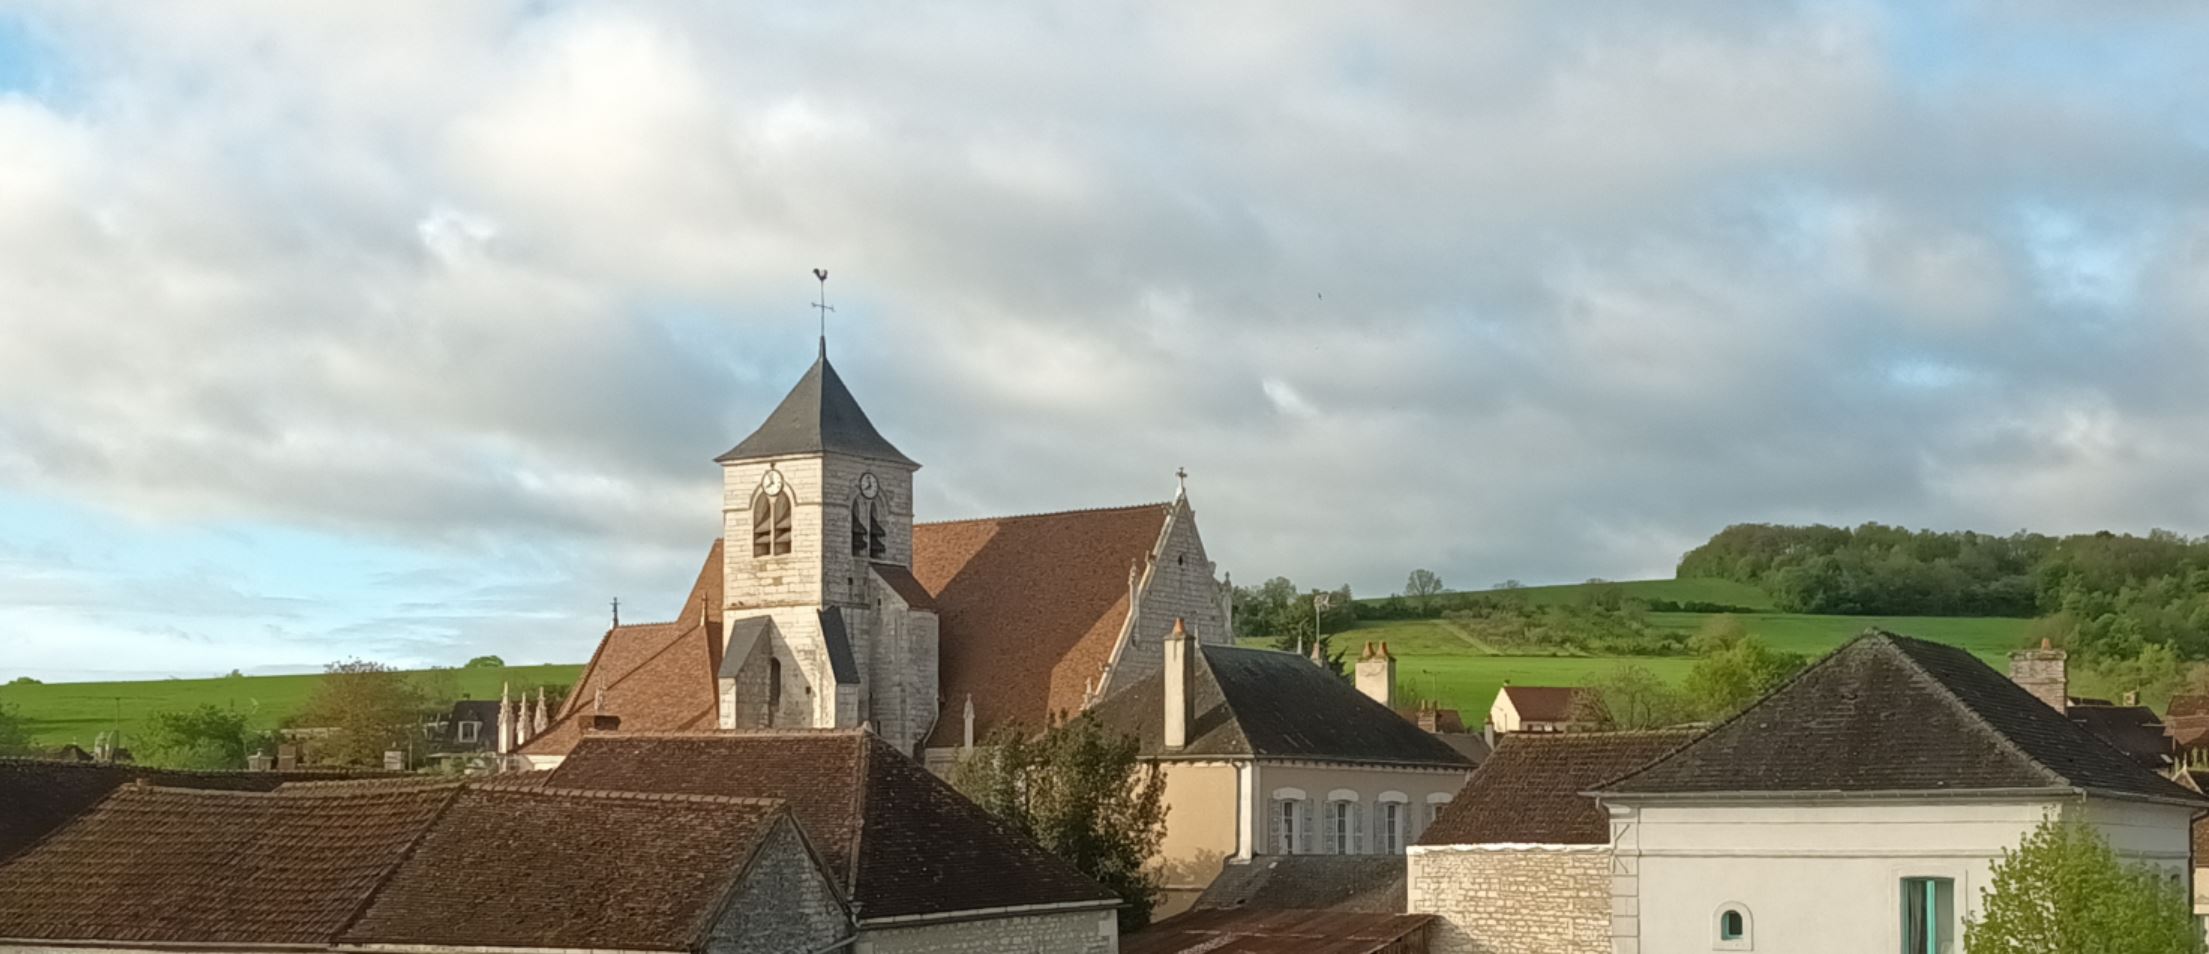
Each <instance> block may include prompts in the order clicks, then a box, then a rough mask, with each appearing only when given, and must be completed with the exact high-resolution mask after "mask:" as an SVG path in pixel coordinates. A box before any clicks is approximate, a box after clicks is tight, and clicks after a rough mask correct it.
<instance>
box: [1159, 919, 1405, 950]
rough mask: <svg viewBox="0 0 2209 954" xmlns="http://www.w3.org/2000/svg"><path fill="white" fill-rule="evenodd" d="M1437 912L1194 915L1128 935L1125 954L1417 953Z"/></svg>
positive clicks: (1163, 922) (1169, 920)
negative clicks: (1433, 913) (1434, 913)
mask: <svg viewBox="0 0 2209 954" xmlns="http://www.w3.org/2000/svg"><path fill="white" fill-rule="evenodd" d="M1434 922H1435V916H1434V915H1432V914H1368V913H1356V912H1338V911H1277V910H1276V911H1268V910H1236V909H1233V908H1224V909H1216V910H1206V911H1190V912H1188V913H1186V914H1181V915H1177V916H1175V917H1170V918H1167V919H1165V920H1163V921H1160V922H1158V923H1157V924H1153V925H1151V926H1150V927H1147V928H1144V929H1143V930H1141V931H1138V932H1136V933H1134V934H1130V935H1128V936H1127V937H1126V938H1124V939H1122V940H1121V942H1120V954H1383V952H1386V954H1417V952H1424V951H1425V950H1426V949H1427V939H1428V932H1429V931H1430V930H1431V927H1432V925H1433V924H1434Z"/></svg>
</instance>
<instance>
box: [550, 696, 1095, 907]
mask: <svg viewBox="0 0 2209 954" xmlns="http://www.w3.org/2000/svg"><path fill="white" fill-rule="evenodd" d="M549 784H550V785H551V786H553V787H556V788H571V789H618V790H626V791H643V792H668V793H681V794H692V795H722V796H736V797H747V798H781V799H787V800H788V801H789V803H790V807H791V810H792V812H794V813H795V814H796V816H797V819H798V824H799V825H800V826H802V827H803V828H804V829H805V831H806V833H807V834H808V835H809V836H810V837H811V838H812V840H813V843H814V845H815V846H816V847H818V848H819V849H820V852H821V855H822V857H823V858H824V859H826V861H827V863H828V867H829V870H830V871H831V872H835V873H837V874H839V875H840V876H841V877H843V878H845V886H846V887H847V888H848V889H849V896H850V897H851V899H852V901H853V907H854V909H855V911H856V912H857V914H858V916H859V917H860V918H862V919H868V918H886V917H897V916H903V915H929V914H949V913H952V912H959V911H974V910H980V909H987V908H1000V907H1012V906H1020V905H1032V904H1066V903H1083V902H1094V903H1096V904H1097V905H1098V906H1099V907H1101V908H1109V907H1112V906H1114V905H1116V904H1117V903H1118V898H1117V897H1116V896H1114V895H1113V894H1112V893H1111V892H1110V891H1107V890H1105V889H1104V888H1103V887H1102V886H1100V885H1098V884H1097V883H1096V882H1093V881H1091V880H1089V879H1088V878H1086V877H1084V876H1083V875H1082V874H1081V873H1080V872H1078V871H1076V870H1074V869H1073V868H1072V867H1071V866H1069V865H1067V864H1066V863H1065V862H1063V861H1060V860H1059V859H1057V858H1056V857H1053V856H1052V855H1050V854H1048V853H1047V852H1045V851H1044V850H1043V849H1042V848H1041V847H1040V846H1038V845H1036V844H1035V842H1033V841H1031V840H1029V839H1028V838H1026V837H1025V836H1023V835H1020V834H1019V833H1017V832H1015V831H1013V830H1012V829H1010V828H1008V827H1006V826H1005V825H1004V824H1003V823H1001V822H999V821H998V820H997V819H996V818H994V817H993V816H991V815H989V814H988V813H987V812H984V811H983V810H982V809H981V808H979V807H977V806H976V805H974V803H972V802H969V801H967V800H966V798H965V797H963V796H961V795H959V794H958V793H957V792H956V791H953V790H952V789H951V787H950V786H949V785H947V784H945V783H944V782H943V781H942V780H941V779H938V778H936V777H935V776H934V775H931V774H929V773H928V771H927V770H926V769H924V768H922V767H921V766H920V764H919V763H917V762H914V761H913V760H912V759H910V758H907V757H906V756H904V755H903V754H901V753H899V752H898V751H897V750H895V749H892V748H891V747H890V746H889V745H888V744H887V743H884V742H883V741H882V740H881V739H880V738H879V737H877V736H875V735H874V734H873V733H871V732H863V731H839V730H801V731H763V732H729V733H694V734H655V735H643V736H638V735H632V734H630V733H628V732H619V733H594V734H592V735H590V736H588V737H586V738H585V739H583V741H582V742H581V744H579V745H577V746H576V747H575V750H574V751H573V752H571V753H570V754H569V755H568V757H567V759H566V761H564V762H562V763H561V764H560V766H559V767H558V768H556V769H554V770H553V773H552V778H551V781H550V783H549Z"/></svg>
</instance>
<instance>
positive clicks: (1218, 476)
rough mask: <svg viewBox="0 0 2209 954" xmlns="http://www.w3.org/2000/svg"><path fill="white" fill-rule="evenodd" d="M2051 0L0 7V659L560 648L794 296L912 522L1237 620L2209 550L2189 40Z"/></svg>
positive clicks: (562, 655) (677, 549)
mask: <svg viewBox="0 0 2209 954" xmlns="http://www.w3.org/2000/svg"><path fill="white" fill-rule="evenodd" d="M2089 6H2091V7H2092V8H2094V10H2095V11H2096V12H2095V14H2094V15H2093V16H2092V17H2087V16H2081V15H2078V14H2076V13H2075V12H2073V7H2072V5H2069V4H2057V3H2046V4H2043V3H2034V2H2027V3H1991V2H1990V3H1986V4H1956V5H1948V4H1919V3H1896V4H1893V5H1865V4H1846V3H1796V4H1788V3H1767V4H1742V3H1732V2H1729V3H1718V4H1712V5H1708V6H1698V5H1694V4H1689V3H1666V4H1645V3H1621V4H1615V5H1613V4H1598V3H1575V4H1555V3H1548V2H1539V0H1530V2H1526V3H1518V4H1513V3H1477V4H1475V3H1455V4H1419V5H1411V4H1406V5H1391V4H1370V3H1366V4H1345V5H1343V9H1340V10H1336V11H1333V12H1328V11H1324V10H1322V9H1320V5H1318V4H1288V5H1284V4H1278V3H1255V2H1254V3H1240V4H1238V3H1217V4H1211V3H1207V4H1190V3H1160V4H1156V5H1150V6H1143V5H1121V4H1094V3H1083V2H1067V3H1026V4H1018V5H1009V4H1008V5H991V6H990V7H989V8H988V9H986V10H985V9H983V8H982V7H980V6H975V5H937V4H926V5H914V4H906V3H882V4H879V5H863V4H851V5H844V4H823V3H792V4H787V5H782V6H773V5H768V4H742V5H733V8H732V5H727V4H703V3H701V4H696V5H671V6H663V5H655V4H644V5H627V4H624V5H604V4H567V3H548V2H529V3H507V4H500V3H490V2H484V3H451V2H444V0H437V2H423V3H375V4H365V3H362V4H345V5H336V4H313V5H299V4H291V3H265V4H229V3H215V2H207V3H193V4H168V3H159V4H155V3H133V4H115V5H108V4H97V3H84V2H77V0H68V2H55V3H52V4H45V3H36V2H32V3H24V2H16V0H0V676H7V675H13V674H23V673H27V674H31V675H35V676H39V677H42V678H47V679H58V678H91V677H97V676H117V675H125V674H145V675H157V674H199V673H216V672H222V671H227V670H229V669H231V668H233V667H237V668H242V669H246V670H248V671H256V670H277V669H286V668H299V667H314V666H317V665H319V664H321V663H323V662H326V661H328V660H331V659H335V658H339V657H344V656H360V657H366V658H373V659H381V660H386V661H391V662H397V663H405V664H418V663H451V662H456V661H460V660H463V659H465V658H467V657H468V656H470V655H474V654H477V653H483V652H492V653H498V654H500V655H502V656H504V657H505V658H506V659H507V660H509V661H510V662H523V661H579V660H580V659H582V658H583V657H584V656H585V655H586V654H587V653H588V651H589V648H590V646H591V645H592V644H593V643H594V641H595V639H596V637H597V635H598V632H599V631H600V630H601V629H602V628H603V626H604V619H605V614H606V601H607V599H608V598H609V597H612V596H615V595H619V596H621V597H622V598H623V600H624V603H625V604H627V605H628V606H629V607H631V609H630V611H629V612H630V614H631V618H632V619H634V618H640V617H661V616H667V615H670V614H672V612H673V611H674V609H675V606H674V604H675V603H676V602H678V601H679V600H680V598H681V594H682V590H683V588H684V585H685V583H686V581H687V580H688V579H689V578H690V577H691V575H692V574H694V573H695V571H696V566H697V561H698V560H699V558H700V557H701V556H702V555H703V552H704V550H705V547H706V545H707V543H708V542H709V541H710V539H711V537H712V536H713V535H714V534H715V533H716V532H717V530H716V528H717V520H718V513H717V508H718V497H717V480H718V471H717V469H716V467H715V466H714V465H713V464H712V458H713V456H714V455H715V454H717V453H719V452H721V451H723V450H725V449H727V448H728V447H729V446H730V445H732V444H733V443H735V442H736V440H737V439H739V438H741V437H742V436H743V435H744V434H745V433H746V432H747V431H749V429H750V428H751V427H752V426H753V425H754V424H756V423H757V422H758V420H759V419H760V418H761V417H762V416H763V415H764V414H765V413H766V411H767V410H768V409H769V408H770V407H771V406H772V405H773V403H774V402H775V400H776V399H777V398H779V397H780V395H781V394H782V392H783V391H784V390H785V389H787V388H788V386H789V385H790V383H791V382H792V381H793V380H794V379H795V378H796V377H797V375H798V374H799V373H800V372H801V371H802V370H803V368H804V366H805V365H806V363H807V362H808V361H809V360H810V359H811V357H812V352H813V335H814V324H813V316H812V313H811V312H809V311H808V310H807V308H806V307H805V304H806V302H808V301H810V300H811V299H812V297H813V294H814V287H813V282H812V280H811V278H810V277H809V275H808V271H809V270H810V269H811V268H813V267H816V266H823V267H827V268H829V269H830V270H831V271H832V273H833V280H832V282H831V291H830V294H831V297H832V301H833V302H834V303H835V304H836V305H837V307H838V309H839V310H838V311H837V312H836V314H835V316H834V317H833V319H832V325H831V329H830V336H831V349H832V352H833V354H834V355H835V358H836V361H837V364H838V367H839V368H840V369H841V370H842V372H843V375H844V377H845V379H846V380H847V381H849V382H850V383H851V385H852V387H853V389H854V390H855V391H856V392H857V393H858V395H859V398H860V400H861V401H862V402H863V403H864V404H865V405H866V406H867V408H868V410H869V411H870V412H871V413H872V415H873V417H874V419H875V422H876V423H877V425H879V426H880V427H881V429H882V430H883V431H884V432H885V433H886V434H888V435H889V436H890V437H891V439H892V440H894V441H895V442H896V443H897V444H898V445H899V446H900V447H901V448H902V449H903V450H904V451H905V452H906V453H908V454H910V455H911V456H913V457H915V458H917V459H918V460H920V461H921V462H922V463H923V464H924V465H925V469H924V470H923V471H921V473H920V483H919V488H918V504H919V507H920V509H921V510H922V513H923V516H924V518H953V517H968V516H978V515H987V514H998V513H1011V512H1029V511H1040V510H1052V509H1064V508H1071V507H1085V506H1098V505H1111V504H1120V503H1127V502H1135V501H1143V500H1156V499H1163V498H1164V497H1166V496H1168V495H1170V494H1171V492H1172V489H1173V483H1174V482H1173V476H1172V474H1173V471H1174V469H1175V468H1176V467H1180V466H1186V467H1187V468H1188V469H1189V471H1190V472H1191V477H1190V479H1189V486H1190V491H1191V494H1192V498H1193V499H1194V501H1195V502H1196V504H1197V507H1198V510H1199V512H1200V513H1201V515H1202V518H1203V525H1204V529H1205V532H1206V534H1207V542H1208V544H1209V545H1210V547H1211V549H1212V551H1213V554H1214V556H1215V557H1216V558H1217V559H1219V560H1220V561H1221V563H1222V565H1223V566H1224V567H1226V568H1228V569H1230V570H1232V571H1233V572H1234V573H1235V576H1236V578H1237V579H1238V580H1244V581H1253V580H1256V579H1259V578H1262V577H1266V576H1271V575H1276V574H1285V575H1288V576H1290V577H1292V578H1294V579H1296V580H1297V581H1299V582H1300V583H1305V584H1317V583H1325V584H1330V585H1331V584H1336V583H1342V582H1348V583H1350V584H1352V585H1353V586H1354V587H1355V588H1356V589H1357V590H1358V591H1359V592H1361V593H1376V594H1377V593H1386V592H1390V591H1393V590H1394V589H1396V588H1398V587H1400V586H1401V585H1402V580H1403V578H1404V575H1405V573H1406V571H1408V570H1409V569H1410V568H1412V567H1415V566H1426V567H1432V568H1434V569H1435V570H1437V571H1439V572H1440V573H1441V574H1442V575H1443V577H1444V578H1445V579H1446V580H1447V581H1449V582H1450V583H1452V584H1454V585H1459V586H1467V587H1483V586H1486V585H1489V584H1491V583H1493V582H1495V581H1498V580H1502V579H1505V578H1515V579H1519V580H1524V581H1527V582H1529V583H1533V582H1547V581H1565V580H1578V579H1584V578H1587V577H1590V576H1603V577H1608V578H1618V579H1624V578H1634V577H1647V576H1662V575H1668V574H1669V573H1670V569H1671V566H1672V563H1673V561H1674V560H1675V559H1676V558H1677V556H1678V555H1679V553H1680V552H1681V551H1682V550H1683V549H1685V548H1687V547H1689V546H1691V545H1693V544H1694V543H1696V542H1698V541H1699V540H1700V539H1702V538H1704V537H1706V536H1708V535H1709V534H1710V533H1711V532H1712V531H1714V530H1716V529H1718V528H1719V527H1722V526H1724V525H1725V524H1728V523H1732V522H1737V521H1749V520H1758V521H1808V520H1823V521H1842V522H1855V521H1863V520H1882V521H1889V522H1902V523H1907V524H1911V525H1928V526H1936V527H1943V528H1949V527H1969V528H1977V529H1983V530H1992V531H2008V530H2013V529H2017V528H2021V527H2030V528H2033V529H2039V530H2048V531H2070V530H2082V529H2093V528H2100V527H2113V528H2119V529H2126V530H2145V529H2147V528H2150V527H2168V528H2171V529H2176V530H2180V531H2183V532H2188V533H2203V532H2209V374H2205V373H2204V369H2205V368H2209V161H2205V160H2209V155H2205V152H2209V113H2204V112H2203V111H2202V110H2201V108H2200V104H2201V103H2202V102H2204V101H2209V66H2205V62H2209V61H2204V60H2203V59H2202V58H2201V56H2200V55H2199V51H2200V50H2202V49H2205V48H2209V20H2204V19H2203V17H2202V15H2201V14H2198V13H2193V12H2190V10H2198V9H2200V8H2199V7H2198V6H2196V5H2191V4H2176V3H2173V4H2167V5H2164V4H2155V3H2138V4H2120V5H2110V4H2098V5H2089ZM2113 7H2122V9H2123V11H2124V12H2122V13H2118V12H2111V8H2113ZM2082 9H2083V8H2082Z"/></svg>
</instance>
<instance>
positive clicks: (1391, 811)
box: [1376, 802, 1404, 855]
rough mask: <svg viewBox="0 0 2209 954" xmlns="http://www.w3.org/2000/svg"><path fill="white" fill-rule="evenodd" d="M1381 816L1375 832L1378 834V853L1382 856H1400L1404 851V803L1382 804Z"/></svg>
mask: <svg viewBox="0 0 2209 954" xmlns="http://www.w3.org/2000/svg"><path fill="white" fill-rule="evenodd" d="M1380 809H1381V815H1380V818H1379V819H1378V821H1379V824H1378V825H1377V826H1376V830H1377V831H1378V833H1379V834H1380V838H1379V844H1380V852H1381V854H1384V855H1396V854H1402V853H1403V850H1404V803H1402V802H1382V803H1381V805H1380Z"/></svg>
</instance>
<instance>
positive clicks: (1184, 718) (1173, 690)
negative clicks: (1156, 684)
mask: <svg viewBox="0 0 2209 954" xmlns="http://www.w3.org/2000/svg"><path fill="white" fill-rule="evenodd" d="M1164 649H1165V663H1164V667H1163V670H1162V673H1161V675H1162V676H1163V678H1164V680H1165V692H1164V693H1163V695H1164V696H1165V697H1166V721H1165V723H1164V725H1165V731H1164V736H1165V744H1166V748H1168V749H1179V748H1182V747H1184V746H1186V745H1188V744H1189V653H1190V651H1191V649H1192V643H1191V641H1190V639H1189V629H1188V627H1186V626H1184V625H1182V622H1181V620H1180V619H1179V618H1178V617H1177V618H1175V619H1174V628H1173V631H1172V632H1169V633H1167V634H1166V644H1165V647H1164Z"/></svg>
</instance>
